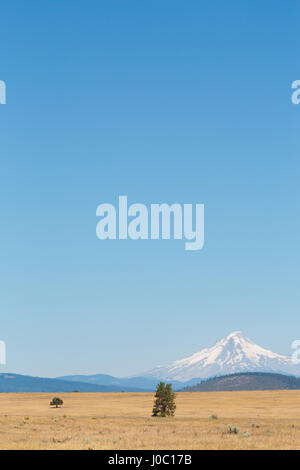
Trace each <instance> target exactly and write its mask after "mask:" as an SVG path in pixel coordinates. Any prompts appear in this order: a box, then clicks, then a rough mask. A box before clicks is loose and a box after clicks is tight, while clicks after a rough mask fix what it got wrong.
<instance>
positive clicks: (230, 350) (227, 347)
mask: <svg viewBox="0 0 300 470" xmlns="http://www.w3.org/2000/svg"><path fill="white" fill-rule="evenodd" d="M239 372H275V373H277V372H278V373H282V374H288V375H297V376H300V366H299V365H295V364H293V362H292V360H291V358H290V357H287V356H282V355H280V354H276V353H274V352H272V351H268V350H266V349H263V348H262V347H260V346H258V345H257V344H255V343H253V342H252V341H250V340H249V339H248V338H246V337H245V336H244V335H243V334H242V333H241V332H240V331H237V332H234V333H231V334H230V335H228V336H227V337H226V338H223V339H221V340H220V341H218V342H217V343H216V344H215V345H214V346H213V347H211V348H205V349H202V350H201V351H199V352H197V353H195V354H193V355H192V356H190V357H187V358H186V359H181V360H179V361H175V362H173V363H172V364H170V365H166V366H160V367H157V368H155V369H152V370H151V371H148V372H146V373H144V374H143V375H144V376H146V377H152V378H153V377H155V378H158V379H163V380H168V381H171V380H178V381H181V382H185V381H188V380H190V379H194V378H197V377H198V378H208V377H213V376H216V375H226V374H234V373H239Z"/></svg>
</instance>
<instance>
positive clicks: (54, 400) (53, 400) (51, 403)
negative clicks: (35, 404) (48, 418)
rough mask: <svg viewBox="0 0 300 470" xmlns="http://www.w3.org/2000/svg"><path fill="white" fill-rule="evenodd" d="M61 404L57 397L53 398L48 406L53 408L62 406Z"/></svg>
mask: <svg viewBox="0 0 300 470" xmlns="http://www.w3.org/2000/svg"><path fill="white" fill-rule="evenodd" d="M62 404H63V401H62V399H61V398H59V397H54V398H53V399H52V401H51V402H50V406H55V408H58V407H59V406H62Z"/></svg>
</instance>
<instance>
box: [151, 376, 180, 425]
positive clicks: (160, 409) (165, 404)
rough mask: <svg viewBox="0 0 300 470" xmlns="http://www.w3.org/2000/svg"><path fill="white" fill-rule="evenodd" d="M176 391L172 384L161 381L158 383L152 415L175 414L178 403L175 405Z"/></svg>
mask: <svg viewBox="0 0 300 470" xmlns="http://www.w3.org/2000/svg"><path fill="white" fill-rule="evenodd" d="M175 397H176V395H175V393H174V392H173V391H172V385H171V384H165V383H164V382H160V383H159V384H158V385H157V389H156V393H155V397H154V398H155V401H154V406H153V412H152V416H161V417H162V418H164V417H166V416H174V413H175V410H176V405H175Z"/></svg>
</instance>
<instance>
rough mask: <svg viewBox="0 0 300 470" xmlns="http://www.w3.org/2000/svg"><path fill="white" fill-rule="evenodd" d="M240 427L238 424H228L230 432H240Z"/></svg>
mask: <svg viewBox="0 0 300 470" xmlns="http://www.w3.org/2000/svg"><path fill="white" fill-rule="evenodd" d="M239 432H240V428H239V427H238V426H232V425H231V424H230V425H229V426H228V433H229V434H239Z"/></svg>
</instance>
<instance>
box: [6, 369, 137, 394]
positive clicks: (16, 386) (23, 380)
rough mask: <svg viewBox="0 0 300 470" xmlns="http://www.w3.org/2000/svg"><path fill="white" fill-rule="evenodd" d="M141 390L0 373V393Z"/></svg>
mask: <svg viewBox="0 0 300 470" xmlns="http://www.w3.org/2000/svg"><path fill="white" fill-rule="evenodd" d="M73 390H78V391H79V392H122V391H124V392H141V391H143V390H141V389H139V388H138V387H135V388H134V387H119V386H114V385H109V386H105V385H97V384H91V383H83V382H80V381H66V380H58V379H48V378H44V377H31V376H28V375H19V374H9V373H6V374H0V393H4V392H5V393H8V392H53V393H58V392H61V393H62V392H72V391H73Z"/></svg>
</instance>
